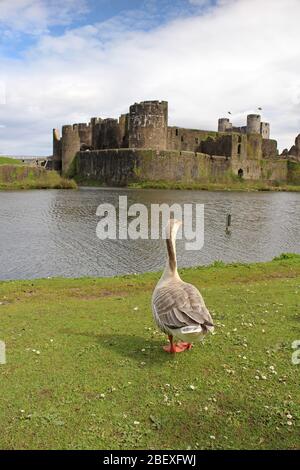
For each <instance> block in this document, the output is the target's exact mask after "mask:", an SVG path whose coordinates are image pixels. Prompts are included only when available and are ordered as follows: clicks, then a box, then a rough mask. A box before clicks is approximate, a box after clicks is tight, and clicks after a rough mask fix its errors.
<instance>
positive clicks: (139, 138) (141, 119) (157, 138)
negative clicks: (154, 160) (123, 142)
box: [129, 101, 168, 150]
mask: <svg viewBox="0 0 300 470" xmlns="http://www.w3.org/2000/svg"><path fill="white" fill-rule="evenodd" d="M167 128H168V103H167V102H166V101H143V102H142V103H135V104H133V105H132V106H130V108H129V148H152V149H155V150H161V149H166V148H167Z"/></svg>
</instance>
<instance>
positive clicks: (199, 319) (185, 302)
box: [153, 282, 213, 330]
mask: <svg viewBox="0 0 300 470" xmlns="http://www.w3.org/2000/svg"><path fill="white" fill-rule="evenodd" d="M153 305H154V308H155V311H156V314H157V316H158V320H159V321H160V322H161V323H162V324H163V325H164V326H166V327H168V328H170V329H176V328H183V327H186V326H195V327H196V326H199V325H200V326H201V327H203V329H204V330H207V329H210V328H211V327H213V321H212V318H211V316H210V313H209V311H208V309H207V308H206V306H205V303H204V300H203V298H202V296H201V294H200V292H199V291H198V289H196V287H194V286H193V285H192V284H188V283H186V282H172V283H168V284H165V285H164V286H161V287H159V288H158V289H157V290H156V291H155V292H154V296H153Z"/></svg>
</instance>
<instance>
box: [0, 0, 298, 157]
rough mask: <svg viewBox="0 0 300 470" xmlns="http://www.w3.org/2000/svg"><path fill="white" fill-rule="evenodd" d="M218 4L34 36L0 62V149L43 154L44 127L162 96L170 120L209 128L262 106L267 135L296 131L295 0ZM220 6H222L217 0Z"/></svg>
mask: <svg viewBox="0 0 300 470" xmlns="http://www.w3.org/2000/svg"><path fill="white" fill-rule="evenodd" d="M224 2H225V0H222V4H219V6H217V7H215V8H214V9H210V10H207V11H206V12H202V13H201V14H200V13H199V15H194V16H193V17H189V18H178V19H177V20H175V21H171V22H169V23H168V24H166V25H164V26H161V27H159V28H155V29H152V30H151V31H149V32H143V31H137V30H135V29H134V27H133V24H134V19H133V20H132V21H131V20H130V17H125V18H124V16H123V17H122V18H114V19H112V20H110V21H108V22H105V23H101V24H93V25H87V26H85V27H82V28H78V29H70V30H68V31H67V32H66V33H65V34H64V35H63V36H61V37H52V36H51V35H49V34H48V35H46V34H45V35H43V36H42V37H41V39H40V41H39V42H38V44H37V45H36V46H35V47H34V48H32V49H31V50H30V51H29V52H28V53H27V55H26V57H25V58H24V59H23V60H20V61H12V60H11V61H8V60H6V61H4V60H2V61H1V62H2V63H1V70H5V74H4V75H5V78H6V82H7V104H6V105H5V106H3V105H2V106H1V105H0V124H2V125H5V126H6V127H5V128H4V129H0V152H6V153H19V154H26V153H27V154H33V153H39V154H49V153H51V129H52V127H56V126H61V125H62V124H64V123H69V122H70V123H71V122H82V121H85V120H88V119H89V117H91V116H93V115H94V116H104V117H107V116H112V117H114V116H115V117H117V116H118V115H119V114H120V113H122V112H126V111H127V109H128V106H129V105H130V104H132V103H133V102H135V101H141V100H145V99H166V100H168V101H169V121H170V124H171V125H175V124H176V125H179V126H185V127H193V128H204V129H216V126H217V119H218V117H221V116H223V115H225V116H226V114H227V111H228V110H230V111H231V112H232V119H233V121H234V122H235V123H236V124H237V125H239V124H243V123H244V122H245V119H246V114H247V113H248V112H252V111H256V110H257V107H259V106H261V107H262V108H263V119H264V120H267V121H270V123H271V134H272V137H274V138H277V139H278V140H279V145H280V148H281V149H282V148H284V147H290V146H291V145H292V143H293V141H294V138H295V136H296V134H298V133H299V132H300V112H299V111H300V78H299V77H300V60H299V55H300V52H299V48H298V44H299V43H300V29H299V27H298V18H299V17H300V2H299V0H285V1H284V2H282V0H265V1H264V2H262V1H261V0H235V1H233V0H231V1H228V0H227V1H226V2H225V3H224ZM223 3H224V4H223Z"/></svg>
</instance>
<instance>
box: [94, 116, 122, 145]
mask: <svg viewBox="0 0 300 470" xmlns="http://www.w3.org/2000/svg"><path fill="white" fill-rule="evenodd" d="M98 126H99V127H98V132H97V141H96V142H95V149H99V150H101V149H117V148H120V147H121V146H122V133H121V129H120V126H119V123H118V120H117V119H104V120H103V121H101V123H99V125H98Z"/></svg>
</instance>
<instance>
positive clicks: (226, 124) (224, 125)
mask: <svg viewBox="0 0 300 470" xmlns="http://www.w3.org/2000/svg"><path fill="white" fill-rule="evenodd" d="M229 129H232V124H231V122H230V120H229V119H228V118H220V119H219V120H218V132H226V131H227V130H229Z"/></svg>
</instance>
